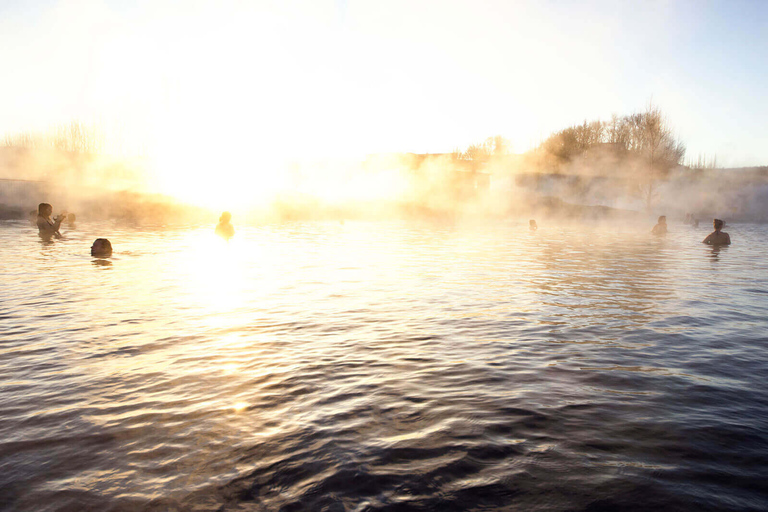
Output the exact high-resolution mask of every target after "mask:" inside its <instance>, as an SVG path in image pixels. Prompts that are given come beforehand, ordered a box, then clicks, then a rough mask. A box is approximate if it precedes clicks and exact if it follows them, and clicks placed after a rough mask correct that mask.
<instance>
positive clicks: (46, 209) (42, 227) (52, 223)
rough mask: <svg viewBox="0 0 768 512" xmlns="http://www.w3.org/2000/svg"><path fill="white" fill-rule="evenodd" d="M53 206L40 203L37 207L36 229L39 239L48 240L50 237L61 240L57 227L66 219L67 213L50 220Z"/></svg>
mask: <svg viewBox="0 0 768 512" xmlns="http://www.w3.org/2000/svg"><path fill="white" fill-rule="evenodd" d="M51 214H53V206H51V205H50V204H48V203H40V204H39V205H38V207H37V229H38V233H39V234H40V236H41V237H43V238H46V239H49V240H50V238H51V237H52V236H55V237H56V238H61V233H59V227H60V226H61V222H62V221H63V220H64V219H65V218H66V217H67V212H64V213H62V214H61V215H59V216H58V217H56V218H55V219H51Z"/></svg>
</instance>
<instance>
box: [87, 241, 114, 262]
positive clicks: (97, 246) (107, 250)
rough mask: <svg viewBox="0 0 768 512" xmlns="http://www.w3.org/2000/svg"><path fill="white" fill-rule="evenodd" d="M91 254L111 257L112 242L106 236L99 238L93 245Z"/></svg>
mask: <svg viewBox="0 0 768 512" xmlns="http://www.w3.org/2000/svg"><path fill="white" fill-rule="evenodd" d="M91 256H93V257H95V258H109V257H110V256H112V244H111V243H110V241H109V240H107V239H106V238H97V239H96V240H95V241H94V242H93V245H92V246H91Z"/></svg>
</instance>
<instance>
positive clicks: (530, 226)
mask: <svg viewBox="0 0 768 512" xmlns="http://www.w3.org/2000/svg"><path fill="white" fill-rule="evenodd" d="M528 229H530V230H531V231H536V230H537V229H539V226H537V225H536V221H535V220H533V219H531V220H529V221H528Z"/></svg>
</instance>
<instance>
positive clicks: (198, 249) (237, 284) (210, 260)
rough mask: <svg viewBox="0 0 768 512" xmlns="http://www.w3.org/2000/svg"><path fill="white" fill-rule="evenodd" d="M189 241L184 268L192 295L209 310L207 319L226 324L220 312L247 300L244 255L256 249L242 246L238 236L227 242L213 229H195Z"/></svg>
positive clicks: (250, 254) (228, 310) (196, 301)
mask: <svg viewBox="0 0 768 512" xmlns="http://www.w3.org/2000/svg"><path fill="white" fill-rule="evenodd" d="M189 244H190V247H189V249H188V252H187V254H189V255H190V257H189V258H188V259H185V260H184V262H185V263H184V265H183V266H184V268H183V270H184V271H185V272H184V273H185V274H186V276H185V277H186V285H187V287H188V290H189V291H190V292H191V295H192V297H191V298H192V299H193V300H194V302H195V303H197V304H198V305H200V306H202V307H203V308H204V309H205V310H206V313H205V314H206V323H210V324H218V323H219V322H223V323H224V324H226V322H227V320H226V318H222V317H221V316H220V315H222V314H225V313H227V312H230V311H232V310H234V309H237V308H238V306H240V305H242V304H244V303H246V302H248V297H247V296H246V293H247V291H248V284H249V279H247V278H246V274H247V265H246V259H245V255H246V254H248V256H249V257H250V258H253V257H254V253H253V251H245V250H243V249H244V248H243V247H241V246H242V245H243V244H242V243H241V242H240V241H238V240H237V239H233V240H232V241H230V242H225V241H224V240H222V239H220V238H219V237H217V236H216V235H214V234H213V231H212V230H211V231H210V232H195V233H194V234H192V238H191V240H189Z"/></svg>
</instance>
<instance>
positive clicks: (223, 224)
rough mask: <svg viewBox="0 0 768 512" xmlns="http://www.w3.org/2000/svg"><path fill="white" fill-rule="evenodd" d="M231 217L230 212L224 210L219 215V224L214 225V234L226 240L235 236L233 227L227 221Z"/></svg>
mask: <svg viewBox="0 0 768 512" xmlns="http://www.w3.org/2000/svg"><path fill="white" fill-rule="evenodd" d="M231 219H232V214H231V213H229V212H224V213H222V214H221V217H219V224H218V225H217V226H216V234H217V235H219V236H220V237H222V238H225V239H227V240H229V239H230V238H232V237H233V236H235V228H234V227H232V224H230V223H229V221H230V220H231Z"/></svg>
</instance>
